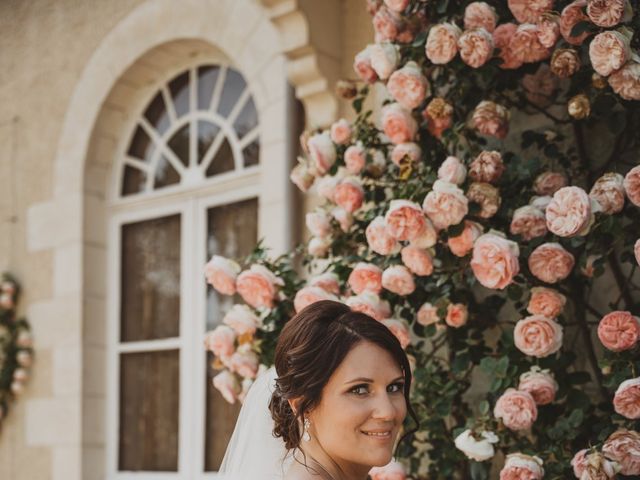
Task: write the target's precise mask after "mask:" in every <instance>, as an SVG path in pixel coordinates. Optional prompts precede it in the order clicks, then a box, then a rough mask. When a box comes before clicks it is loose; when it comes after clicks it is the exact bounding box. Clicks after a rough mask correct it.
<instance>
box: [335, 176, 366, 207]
mask: <svg viewBox="0 0 640 480" xmlns="http://www.w3.org/2000/svg"><path fill="white" fill-rule="evenodd" d="M333 200H334V201H335V202H336V204H338V205H339V206H341V207H342V208H344V209H345V210H346V211H347V212H349V213H353V212H355V211H356V210H358V209H359V208H360V207H361V206H362V202H363V200H364V190H363V189H362V186H361V185H360V182H359V181H358V180H356V179H355V178H345V179H344V180H342V181H341V182H340V183H339V184H338V185H337V186H336V189H335V191H334V192H333Z"/></svg>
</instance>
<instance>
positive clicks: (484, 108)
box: [471, 100, 510, 139]
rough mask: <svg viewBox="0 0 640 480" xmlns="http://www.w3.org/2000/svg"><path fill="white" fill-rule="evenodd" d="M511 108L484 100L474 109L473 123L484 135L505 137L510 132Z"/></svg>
mask: <svg viewBox="0 0 640 480" xmlns="http://www.w3.org/2000/svg"><path fill="white" fill-rule="evenodd" d="M509 117H510V114H509V110H507V109H506V108H505V107H503V106H502V105H499V104H497V103H494V102H491V101H488V100H483V101H482V102H480V103H479V104H478V106H477V107H476V108H475V110H474V111H473V115H472V117H471V123H472V125H473V127H474V128H475V129H476V130H477V131H478V132H479V133H481V134H482V135H488V136H491V137H496V138H499V139H503V138H504V137H506V136H507V133H508V132H509Z"/></svg>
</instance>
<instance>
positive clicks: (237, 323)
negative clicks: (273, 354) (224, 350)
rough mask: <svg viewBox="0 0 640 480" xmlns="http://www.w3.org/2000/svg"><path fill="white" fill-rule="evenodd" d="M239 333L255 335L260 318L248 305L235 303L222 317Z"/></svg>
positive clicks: (226, 323) (225, 322) (224, 321)
mask: <svg viewBox="0 0 640 480" xmlns="http://www.w3.org/2000/svg"><path fill="white" fill-rule="evenodd" d="M222 322H223V323H224V324H225V325H229V326H230V327H231V328H232V329H233V331H234V332H236V333H237V334H238V335H253V334H254V333H256V329H257V328H258V326H259V325H260V319H259V318H258V317H257V316H256V314H255V313H253V311H252V310H251V309H250V308H249V307H247V306H246V305H234V306H233V307H231V310H229V311H228V312H227V314H226V315H225V316H224V318H223V319H222Z"/></svg>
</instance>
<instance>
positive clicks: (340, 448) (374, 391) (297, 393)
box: [220, 300, 417, 480]
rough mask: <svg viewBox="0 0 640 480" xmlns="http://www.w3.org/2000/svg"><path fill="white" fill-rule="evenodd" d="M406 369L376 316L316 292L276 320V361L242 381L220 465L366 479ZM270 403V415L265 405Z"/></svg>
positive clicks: (388, 428) (258, 472) (271, 479)
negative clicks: (243, 390)
mask: <svg viewBox="0 0 640 480" xmlns="http://www.w3.org/2000/svg"><path fill="white" fill-rule="evenodd" d="M410 384H411V371H410V367H409V362H408V360H407V356H406V354H405V353H404V351H403V350H402V347H401V346H400V343H399V342H398V340H397V339H396V338H395V337H394V336H393V334H392V333H391V332H390V331H389V329H387V327H385V326H384V325H383V324H382V323H380V322H377V321H375V320H373V319H372V318H371V317H369V316H367V315H365V314H363V313H358V312H353V311H351V309H349V307H347V306H346V305H344V304H342V303H339V302H333V301H328V300H327V301H321V302H316V303H314V304H312V305H310V306H308V307H307V308H305V309H304V310H302V311H301V312H300V313H298V314H297V315H296V316H294V317H293V318H292V319H291V320H290V321H289V322H288V323H287V324H286V325H285V327H284V329H283V330H282V332H281V334H280V337H279V339H278V344H277V346H276V351H275V369H274V368H271V369H269V370H268V371H267V372H266V373H264V374H263V375H262V376H261V377H259V378H258V380H257V381H256V382H255V384H254V385H253V386H252V387H251V389H250V390H249V394H248V395H247V398H246V400H245V403H244V405H243V407H242V410H241V412H240V417H239V418H238V422H237V424H236V428H235V430H234V433H233V436H232V438H231V441H230V443H229V446H228V447H227V452H226V454H225V458H224V461H223V463H222V467H221V470H220V473H221V474H222V478H223V479H225V480H227V479H233V480H236V479H237V480H248V479H251V480H254V479H264V480H275V479H278V480H307V479H309V480H311V479H313V480H364V479H366V478H367V475H368V472H369V470H370V469H371V468H372V467H375V466H384V465H386V464H387V463H389V461H390V460H391V458H392V454H393V450H394V446H395V444H396V440H397V437H398V434H399V432H400V430H401V427H402V423H403V421H404V419H405V416H406V414H407V412H408V413H409V414H410V415H411V417H412V418H413V419H414V421H416V423H417V418H416V415H415V413H414V411H413V409H412V408H411V405H410V404H409V388H410ZM269 412H270V415H269Z"/></svg>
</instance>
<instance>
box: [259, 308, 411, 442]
mask: <svg viewBox="0 0 640 480" xmlns="http://www.w3.org/2000/svg"><path fill="white" fill-rule="evenodd" d="M361 341H368V342H371V343H374V344H376V345H378V346H379V347H381V348H383V349H384V350H386V351H387V352H389V353H390V354H391V356H392V357H393V358H394V359H395V361H396V362H398V365H399V366H400V368H401V369H402V372H403V375H404V380H405V383H404V397H405V401H406V403H407V412H408V413H409V414H410V415H411V418H413V420H414V421H415V423H416V425H417V424H418V419H417V416H416V414H415V412H414V411H413V408H411V404H410V402H409V389H410V387H411V369H410V367H409V360H408V359H407V355H406V354H405V352H404V350H403V349H402V347H401V346H400V342H399V341H398V339H397V338H396V337H395V336H394V335H393V334H392V333H391V331H390V330H389V329H388V328H387V327H386V326H385V325H383V324H382V323H380V322H378V321H377V320H374V319H373V318H371V317H370V316H368V315H366V314H364V313H360V312H354V311H352V310H351V309H350V308H349V307H348V306H346V305H345V304H343V303H340V302H334V301H331V300H322V301H320V302H316V303H313V304H312V305H309V306H308V307H306V308H305V309H303V310H302V311H301V312H299V313H298V314H297V315H295V316H294V317H293V318H292V319H291V320H289V322H287V324H286V325H285V326H284V328H283V329H282V332H281V333H280V337H279V338H278V344H277V345H276V352H275V367H276V373H277V375H278V378H277V380H276V387H275V391H274V392H273V395H272V397H271V401H270V402H269V410H271V416H272V417H273V420H274V422H275V427H274V429H273V434H274V436H276V437H282V439H283V440H284V443H285V445H286V447H287V449H289V450H292V449H295V448H297V447H298V446H299V444H300V434H301V432H300V429H299V424H301V423H302V417H303V415H304V414H305V413H306V412H308V411H309V410H311V409H313V408H314V407H315V406H317V405H318V403H320V398H321V395H322V389H323V388H324V386H325V385H326V384H327V382H328V381H329V378H330V377H331V375H333V372H334V371H335V370H336V369H337V368H338V366H339V365H340V364H341V363H342V361H343V360H344V358H345V357H346V356H347V354H348V353H349V351H351V349H352V348H353V347H355V346H356V344H357V343H359V342H361ZM290 399H299V404H298V408H297V412H296V413H294V412H293V410H292V409H291V406H290V405H289V402H288V400H290ZM412 431H415V430H412ZM410 433H411V432H410Z"/></svg>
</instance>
